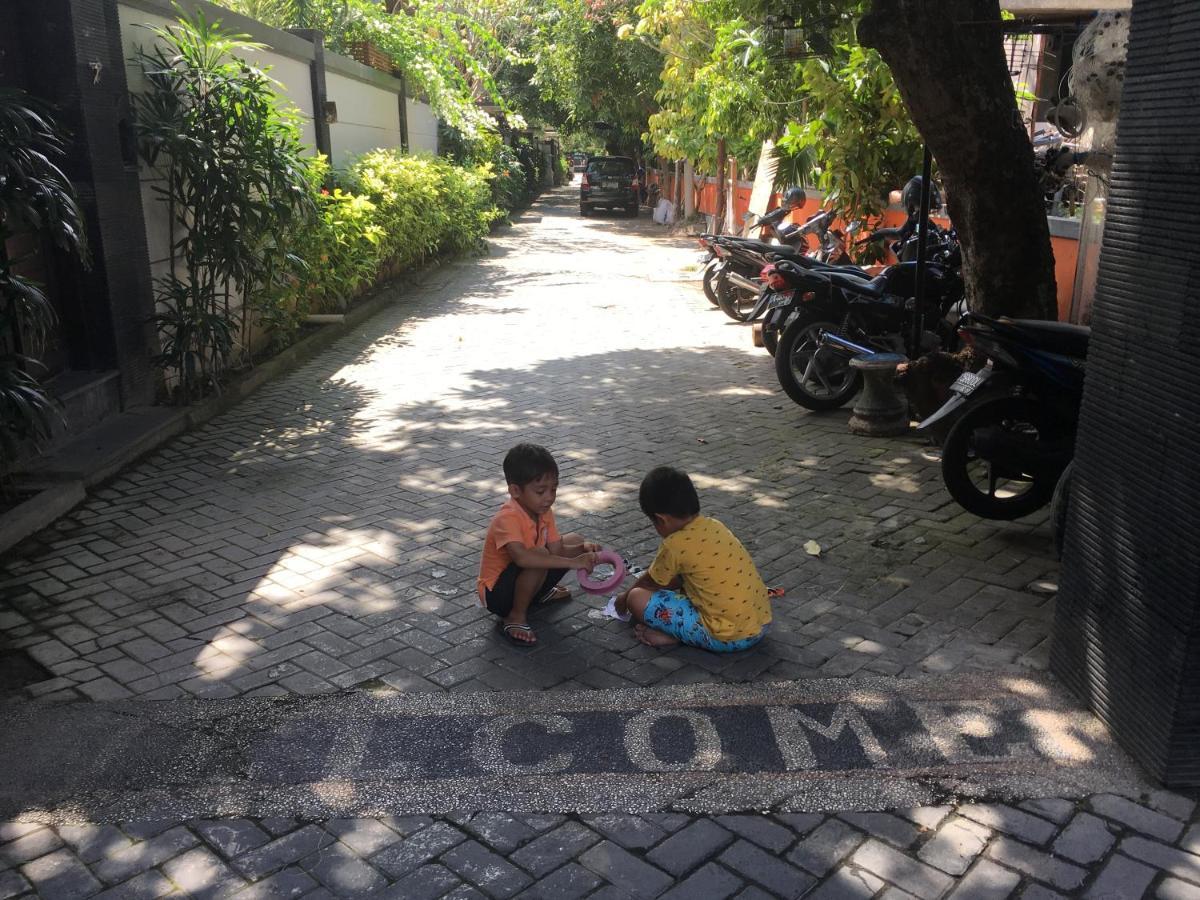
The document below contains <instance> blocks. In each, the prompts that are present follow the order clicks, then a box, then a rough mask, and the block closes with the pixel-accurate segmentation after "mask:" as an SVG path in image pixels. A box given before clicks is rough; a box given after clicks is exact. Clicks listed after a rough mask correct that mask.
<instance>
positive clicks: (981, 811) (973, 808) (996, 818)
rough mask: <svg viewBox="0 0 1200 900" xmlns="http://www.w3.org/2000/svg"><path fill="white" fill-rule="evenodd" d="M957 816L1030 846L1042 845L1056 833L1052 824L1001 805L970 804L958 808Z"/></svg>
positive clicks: (1056, 830)
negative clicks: (1008, 835)
mask: <svg viewBox="0 0 1200 900" xmlns="http://www.w3.org/2000/svg"><path fill="white" fill-rule="evenodd" d="M958 814H959V815H961V816H966V817H967V818H968V819H973V820H975V821H976V822H978V823H979V824H980V825H986V826H987V827H988V828H991V829H994V830H995V831H1003V832H1004V833H1005V834H1011V835H1012V836H1013V837H1015V838H1020V839H1021V840H1023V841H1026V842H1027V843H1030V844H1044V843H1046V842H1047V841H1048V840H1050V839H1051V838H1052V837H1054V835H1055V834H1057V833H1058V829H1057V828H1055V827H1054V824H1053V823H1051V822H1047V821H1046V820H1045V819H1041V818H1038V817H1037V816H1032V815H1030V814H1029V813H1026V812H1022V811H1021V810H1019V809H1014V808H1013V807H1011V806H1005V805H1003V804H977V803H971V804H967V805H966V806H961V807H959V809H958Z"/></svg>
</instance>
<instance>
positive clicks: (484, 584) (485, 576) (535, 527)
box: [477, 497, 559, 603]
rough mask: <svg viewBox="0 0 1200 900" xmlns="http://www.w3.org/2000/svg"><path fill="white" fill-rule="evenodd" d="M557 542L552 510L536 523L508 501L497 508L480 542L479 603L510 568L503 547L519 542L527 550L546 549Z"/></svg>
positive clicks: (520, 508) (510, 562) (522, 509)
mask: <svg viewBox="0 0 1200 900" xmlns="http://www.w3.org/2000/svg"><path fill="white" fill-rule="evenodd" d="M558 539H559V534H558V525H557V524H555V521H554V510H552V509H551V510H548V511H547V512H546V515H544V516H542V518H541V520H540V521H537V520H535V519H534V518H533V517H532V516H530V515H529V513H527V512H526V511H525V509H524V508H523V507H522V506H521V504H519V503H518V502H517V501H516V500H513V499H512V498H511V497H510V498H509V499H508V501H507V502H506V503H505V504H504V505H503V506H501V507H500V511H499V512H498V513H496V517H495V518H494V519H492V524H491V525H489V526H488V531H487V537H486V538H485V539H484V541H483V557H482V558H481V559H480V560H479V581H478V584H477V587H478V589H479V602H480V603H482V602H483V592H484V591H485V590H488V591H490V590H491V589H492V588H494V587H495V586H496V579H497V578H499V577H500V573H501V572H503V571H504V570H505V569H507V568H508V567H509V566H510V565H511V564H512V561H513V560H512V557H511V556H509V555H508V551H507V550H506V549H505V547H506V546H507V545H508V544H511V543H512V542H513V541H520V542H521V543H522V544H523V545H524V546H526V547H545V546H546V545H547V544H549V543H550V542H551V541H557V540H558Z"/></svg>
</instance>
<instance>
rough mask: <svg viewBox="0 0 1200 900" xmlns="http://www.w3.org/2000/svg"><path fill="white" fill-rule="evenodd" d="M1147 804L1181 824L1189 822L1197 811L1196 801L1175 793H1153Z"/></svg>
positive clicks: (1147, 799)
mask: <svg viewBox="0 0 1200 900" xmlns="http://www.w3.org/2000/svg"><path fill="white" fill-rule="evenodd" d="M1146 802H1147V803H1149V804H1150V806H1152V807H1154V808H1155V809H1157V810H1158V811H1159V812H1164V813H1166V814H1167V815H1168V816H1171V817H1172V818H1175V819H1179V821H1181V822H1186V821H1188V820H1189V819H1190V818H1191V817H1192V813H1194V812H1195V811H1196V801H1195V800H1194V799H1193V798H1191V797H1185V796H1183V795H1182V794H1176V793H1175V792H1174V791H1152V792H1151V793H1150V795H1149V796H1148V797H1147V798H1146Z"/></svg>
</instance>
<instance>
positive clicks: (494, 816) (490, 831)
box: [465, 812, 537, 853]
mask: <svg viewBox="0 0 1200 900" xmlns="http://www.w3.org/2000/svg"><path fill="white" fill-rule="evenodd" d="M465 827H466V829H467V830H468V831H469V832H471V833H472V834H474V835H475V836H477V837H478V838H479V839H480V840H482V841H483V842H484V843H486V844H488V845H489V846H490V847H491V848H492V849H494V850H497V851H499V852H500V853H511V852H512V851H513V850H515V849H516V848H517V847H519V846H520V845H521V844H522V843H524V842H525V841H527V840H529V839H530V838H531V837H533V836H534V835H536V834H537V832H536V831H534V830H533V829H532V828H530V827H529V825H528V824H527V823H525V822H523V821H521V820H520V819H519V818H517V817H516V816H514V815H510V814H508V813H495V812H483V813H479V814H478V815H474V816H472V817H471V818H470V820H468V821H467V822H466V823H465Z"/></svg>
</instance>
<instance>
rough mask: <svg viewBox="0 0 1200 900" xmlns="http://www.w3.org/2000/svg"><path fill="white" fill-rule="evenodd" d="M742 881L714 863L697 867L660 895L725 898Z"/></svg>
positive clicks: (687, 899) (683, 899) (672, 899)
mask: <svg viewBox="0 0 1200 900" xmlns="http://www.w3.org/2000/svg"><path fill="white" fill-rule="evenodd" d="M744 886H745V885H744V882H743V881H742V880H741V879H740V878H738V877H736V876H734V875H733V874H732V873H731V872H730V871H729V870H728V869H724V868H722V867H721V866H718V865H717V864H716V863H709V864H708V865H706V866H704V867H702V868H700V869H697V870H696V871H695V872H693V873H692V874H691V875H690V876H688V877H687V878H686V879H684V880H683V881H681V882H679V883H678V884H676V885H675V886H674V887H673V888H671V889H670V890H669V891H667V892H666V893H665V894H663V895H662V898H663V900H725V898H726V897H732V896H733V895H734V894H736V893H737V892H738V891H739V890H740V889H741V888H742V887H744Z"/></svg>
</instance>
